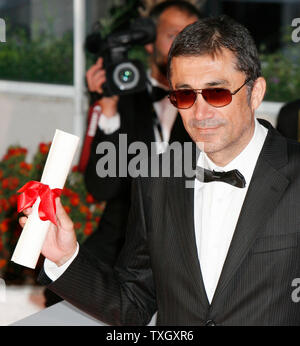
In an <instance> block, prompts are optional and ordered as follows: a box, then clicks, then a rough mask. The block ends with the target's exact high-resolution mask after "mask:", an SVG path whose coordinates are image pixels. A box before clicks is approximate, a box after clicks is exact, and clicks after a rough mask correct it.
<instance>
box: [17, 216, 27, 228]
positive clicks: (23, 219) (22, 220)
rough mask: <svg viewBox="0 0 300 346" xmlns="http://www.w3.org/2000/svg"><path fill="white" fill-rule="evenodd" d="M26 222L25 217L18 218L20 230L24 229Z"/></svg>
mask: <svg viewBox="0 0 300 346" xmlns="http://www.w3.org/2000/svg"><path fill="white" fill-rule="evenodd" d="M26 221H27V217H26V216H22V217H20V218H19V224H20V226H21V227H22V228H24V226H25V224H26Z"/></svg>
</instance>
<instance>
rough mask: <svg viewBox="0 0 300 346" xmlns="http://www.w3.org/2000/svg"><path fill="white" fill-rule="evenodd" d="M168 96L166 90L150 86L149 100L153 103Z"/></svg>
mask: <svg viewBox="0 0 300 346" xmlns="http://www.w3.org/2000/svg"><path fill="white" fill-rule="evenodd" d="M168 94H169V91H168V90H165V89H162V88H160V87H156V86H152V91H151V99H152V101H153V102H157V101H160V100H162V99H163V98H164V97H166V96H167V95H168Z"/></svg>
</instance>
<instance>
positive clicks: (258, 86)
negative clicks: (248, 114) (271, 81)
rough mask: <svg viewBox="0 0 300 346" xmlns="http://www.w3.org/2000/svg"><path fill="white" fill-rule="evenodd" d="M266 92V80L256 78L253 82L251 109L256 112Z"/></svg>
mask: <svg viewBox="0 0 300 346" xmlns="http://www.w3.org/2000/svg"><path fill="white" fill-rule="evenodd" d="M265 92H266V80H265V79H264V78H263V77H258V78H257V79H256V81H255V82H254V85H253V89H252V93H251V108H252V110H256V109H257V108H258V107H259V106H260V104H261V103H262V100H263V98H264V96H265Z"/></svg>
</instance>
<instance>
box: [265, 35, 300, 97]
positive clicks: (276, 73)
mask: <svg viewBox="0 0 300 346" xmlns="http://www.w3.org/2000/svg"><path fill="white" fill-rule="evenodd" d="M282 37H283V38H282V43H283V47H284V48H283V49H281V50H279V51H277V52H275V53H272V54H266V53H265V50H264V47H261V56H260V57H261V61H262V71H263V76H264V77H265V78H266V80H267V93H266V96H265V99H266V100H269V101H278V102H288V101H292V100H295V99H298V98H299V97H300V64H299V61H300V44H297V43H294V42H292V40H291V29H290V28H288V29H285V32H284V33H283V36H282Z"/></svg>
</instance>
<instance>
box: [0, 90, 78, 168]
mask: <svg viewBox="0 0 300 346" xmlns="http://www.w3.org/2000/svg"><path fill="white" fill-rule="evenodd" d="M73 115H74V101H73V98H72V97H66V96H62V97H59V96H43V95H26V94H22V93H12V92H3V91H0V157H1V158H2V157H3V155H4V154H5V152H6V150H7V147H8V146H9V145H14V144H20V145H22V146H24V147H26V148H27V149H28V150H29V152H28V161H30V160H31V158H32V155H33V154H34V153H35V152H36V150H37V147H38V144H39V143H40V142H50V141H51V140H52V139H53V136H54V132H55V130H56V129H60V130H63V131H66V132H69V133H74V117H73ZM79 153H80V148H79V150H78V151H77V156H76V157H75V160H74V163H75V162H76V161H77V160H78V157H79Z"/></svg>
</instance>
